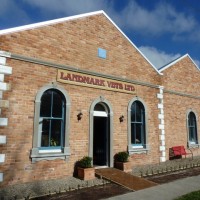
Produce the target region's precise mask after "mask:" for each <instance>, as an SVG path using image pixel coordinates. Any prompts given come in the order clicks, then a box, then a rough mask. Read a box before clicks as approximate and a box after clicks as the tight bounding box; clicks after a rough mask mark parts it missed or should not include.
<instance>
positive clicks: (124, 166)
mask: <svg viewBox="0 0 200 200" xmlns="http://www.w3.org/2000/svg"><path fill="white" fill-rule="evenodd" d="M115 168H117V169H120V170H122V171H124V172H132V166H131V162H115Z"/></svg>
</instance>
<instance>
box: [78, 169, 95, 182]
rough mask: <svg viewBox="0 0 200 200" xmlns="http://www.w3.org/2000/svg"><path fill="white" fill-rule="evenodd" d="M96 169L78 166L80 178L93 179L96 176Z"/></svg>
mask: <svg viewBox="0 0 200 200" xmlns="http://www.w3.org/2000/svg"><path fill="white" fill-rule="evenodd" d="M94 171H95V169H94V168H93V167H92V168H81V167H78V178H80V179H82V180H92V179H94V178H95V173H94Z"/></svg>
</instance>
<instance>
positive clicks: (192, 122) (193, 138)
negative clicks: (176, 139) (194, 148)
mask: <svg viewBox="0 0 200 200" xmlns="http://www.w3.org/2000/svg"><path fill="white" fill-rule="evenodd" d="M188 129H189V141H190V142H191V143H198V141H197V127H196V116H195V114H194V113H193V112H190V113H189V115H188Z"/></svg>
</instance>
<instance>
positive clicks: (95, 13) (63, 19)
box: [0, 10, 161, 75]
mask: <svg viewBox="0 0 200 200" xmlns="http://www.w3.org/2000/svg"><path fill="white" fill-rule="evenodd" d="M100 14H102V15H104V16H105V17H106V18H107V19H108V20H109V21H110V22H111V23H112V24H113V25H114V26H115V27H116V28H117V30H118V31H119V32H120V33H121V34H122V35H123V36H124V37H125V38H126V39H127V40H128V41H129V43H130V44H131V45H132V46H133V47H134V48H135V49H136V50H137V51H138V52H139V53H140V54H141V55H142V57H143V58H144V59H145V60H146V61H147V62H148V63H149V64H150V65H151V66H152V67H153V68H154V70H155V71H156V72H157V73H158V74H160V75H161V73H160V72H159V70H158V69H157V68H156V67H155V66H154V65H153V64H152V63H151V62H150V61H149V60H148V59H147V57H146V56H145V55H144V54H143V53H142V52H141V51H140V50H139V49H138V48H137V47H136V46H135V44H134V43H133V42H132V41H131V40H130V39H129V38H128V37H127V36H126V35H125V33H124V32H123V31H122V30H121V29H120V28H119V27H118V26H117V25H116V24H115V23H114V22H113V21H112V19H111V18H110V17H109V16H108V15H107V14H106V13H105V12H104V11H103V10H100V11H95V12H90V13H85V14H80V15H74V16H70V17H65V18H60V19H55V20H49V21H45V22H39V23H35V24H29V25H24V26H19V27H15V28H9V29H5V30H0V36H1V35H6V34H10V33H15V32H20V31H25V30H30V29H35V28H39V27H44V26H49V25H53V24H58V23H62V22H65V21H70V20H76V19H80V18H83V17H89V16H92V15H100Z"/></svg>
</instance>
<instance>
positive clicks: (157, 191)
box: [108, 175, 200, 200]
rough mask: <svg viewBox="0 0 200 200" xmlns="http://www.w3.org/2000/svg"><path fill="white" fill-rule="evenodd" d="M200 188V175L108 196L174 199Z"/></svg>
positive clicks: (118, 199)
mask: <svg viewBox="0 0 200 200" xmlns="http://www.w3.org/2000/svg"><path fill="white" fill-rule="evenodd" d="M197 190H200V175H199V176H193V177H188V178H184V179H179V180H176V181H173V182H170V183H166V184H162V185H158V186H154V187H151V188H147V189H144V190H139V191H136V192H131V193H128V194H124V195H120V196H115V197H112V198H108V199H110V200H124V199H126V200H173V199H174V198H176V197H179V196H182V195H184V194H187V193H190V192H193V191H197Z"/></svg>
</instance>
